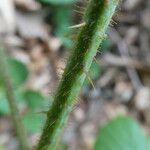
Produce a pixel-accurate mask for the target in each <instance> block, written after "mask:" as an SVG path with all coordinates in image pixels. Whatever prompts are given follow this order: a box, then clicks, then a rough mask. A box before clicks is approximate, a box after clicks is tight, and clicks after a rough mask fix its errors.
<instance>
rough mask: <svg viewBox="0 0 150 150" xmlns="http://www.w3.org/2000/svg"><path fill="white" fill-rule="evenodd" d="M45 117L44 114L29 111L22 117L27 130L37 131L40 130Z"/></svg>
mask: <svg viewBox="0 0 150 150" xmlns="http://www.w3.org/2000/svg"><path fill="white" fill-rule="evenodd" d="M45 119H46V115H41V114H35V113H33V112H32V111H31V112H28V113H27V114H26V115H25V116H24V117H23V124H24V126H25V128H26V130H27V131H28V132H30V133H37V132H40V131H41V129H42V125H43V124H44V121H45Z"/></svg>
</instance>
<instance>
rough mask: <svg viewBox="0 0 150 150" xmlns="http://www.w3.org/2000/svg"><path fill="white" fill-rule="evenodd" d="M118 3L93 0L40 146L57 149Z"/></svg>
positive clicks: (48, 116)
mask: <svg viewBox="0 0 150 150" xmlns="http://www.w3.org/2000/svg"><path fill="white" fill-rule="evenodd" d="M117 4H118V0H91V2H90V4H89V6H88V9H87V12H86V16H85V22H86V25H85V26H84V27H83V28H82V29H81V31H80V33H79V35H78V40H77V42H76V44H75V47H74V49H73V52H72V54H71V56H70V58H69V61H68V64H67V67H66V69H65V72H64V75H63V78H62V81H61V83H60V85H59V87H58V90H57V92H56V95H55V98H54V102H53V104H52V106H51V108H50V110H49V111H48V114H47V120H46V123H45V126H44V129H43V133H42V135H41V138H40V141H39V144H38V147H37V150H47V149H49V150H54V149H56V146H57V143H58V141H59V139H60V135H61V133H62V130H63V128H64V126H65V124H66V122H67V119H68V117H69V114H70V112H71V111H72V109H73V106H74V104H75V101H76V98H77V96H78V94H79V92H80V90H81V87H82V84H83V82H84V80H85V77H86V73H85V72H88V71H89V68H90V66H91V63H92V61H93V57H94V56H95V55H96V53H97V49H98V47H99V45H100V44H101V42H102V41H103V39H104V38H105V32H106V29H107V27H108V25H109V23H110V20H111V17H112V15H113V13H114V11H115V8H116V6H117Z"/></svg>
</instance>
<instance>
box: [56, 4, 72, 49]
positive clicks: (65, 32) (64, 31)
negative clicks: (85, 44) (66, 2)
mask: <svg viewBox="0 0 150 150" xmlns="http://www.w3.org/2000/svg"><path fill="white" fill-rule="evenodd" d="M54 19H55V22H56V31H55V34H56V36H58V37H60V38H61V40H62V42H63V44H64V45H65V46H66V47H71V46H72V40H71V39H70V38H69V32H70V29H69V26H71V24H72V9H71V8H70V7H69V6H66V7H65V6H63V7H62V6H60V7H57V8H55V10H54Z"/></svg>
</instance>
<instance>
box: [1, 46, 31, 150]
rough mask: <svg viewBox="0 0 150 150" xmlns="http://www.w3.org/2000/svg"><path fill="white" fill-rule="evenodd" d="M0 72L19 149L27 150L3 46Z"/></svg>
mask: <svg viewBox="0 0 150 150" xmlns="http://www.w3.org/2000/svg"><path fill="white" fill-rule="evenodd" d="M0 74H1V77H2V79H3V82H4V86H5V90H6V96H7V100H8V103H9V107H10V110H11V115H12V119H13V123H14V127H15V129H16V132H17V135H18V138H19V140H20V147H21V150H29V147H28V144H27V139H26V132H25V129H24V127H23V124H22V121H21V116H20V115H19V110H18V108H17V104H16V98H15V94H14V89H13V85H12V81H11V77H10V74H9V70H8V66H7V61H6V56H5V52H4V50H3V48H0Z"/></svg>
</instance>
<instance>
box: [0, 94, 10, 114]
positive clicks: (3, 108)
mask: <svg viewBox="0 0 150 150" xmlns="http://www.w3.org/2000/svg"><path fill="white" fill-rule="evenodd" d="M0 113H1V114H5V115H8V114H9V113H10V109H9V104H8V101H7V99H6V97H5V95H4V94H3V93H0Z"/></svg>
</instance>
